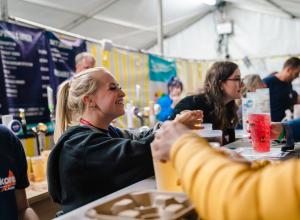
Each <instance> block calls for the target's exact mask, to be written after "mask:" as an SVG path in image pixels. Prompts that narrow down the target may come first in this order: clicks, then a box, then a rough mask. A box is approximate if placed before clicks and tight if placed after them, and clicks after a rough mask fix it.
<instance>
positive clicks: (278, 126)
mask: <svg viewBox="0 0 300 220" xmlns="http://www.w3.org/2000/svg"><path fill="white" fill-rule="evenodd" d="M270 138H271V140H278V141H281V140H282V139H284V138H285V129H284V127H283V125H282V123H281V122H272V123H271V133H270Z"/></svg>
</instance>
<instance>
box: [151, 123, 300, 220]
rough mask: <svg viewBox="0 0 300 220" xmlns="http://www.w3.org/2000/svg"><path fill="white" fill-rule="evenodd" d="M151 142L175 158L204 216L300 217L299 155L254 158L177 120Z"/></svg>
mask: <svg viewBox="0 0 300 220" xmlns="http://www.w3.org/2000/svg"><path fill="white" fill-rule="evenodd" d="M151 147H152V150H153V156H154V158H156V159H158V160H161V161H168V160H170V161H171V163H172V165H173V167H174V168H175V169H176V171H177V174H178V177H179V179H180V182H181V184H182V187H183V190H184V192H185V193H186V194H187V196H188V197H189V199H190V200H191V202H192V203H193V204H194V205H195V208H196V211H197V212H198V214H199V216H200V218H201V219H218V220H222V219H224V220H225V219H227V220H230V219H249V220H250V219H253V220H254V219H265V220H277V219H278V220H279V219H300V210H299V206H300V202H299V201H300V194H299V193H298V192H299V191H300V174H299V172H298V170H299V169H300V161H299V160H296V159H294V160H288V161H283V162H281V163H276V164H271V163H251V162H249V161H246V160H245V159H244V160H243V159H242V158H241V157H240V158H239V157H238V156H237V155H236V154H235V153H228V152H227V151H222V150H218V149H214V148H212V147H211V146H210V145H209V144H208V143H207V142H206V141H205V140H204V139H203V138H201V137H200V136H198V135H197V134H195V133H193V132H191V131H190V129H188V128H187V127H185V126H184V125H182V124H180V123H177V122H175V121H168V122H166V123H165V124H164V125H162V127H161V128H160V130H159V131H158V132H157V133H156V134H155V140H154V141H153V142H152V144H151ZM279 201H280V202H279Z"/></svg>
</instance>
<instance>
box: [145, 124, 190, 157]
mask: <svg viewBox="0 0 300 220" xmlns="http://www.w3.org/2000/svg"><path fill="white" fill-rule="evenodd" d="M189 131H190V129H188V128H187V127H186V126H184V125H183V124H181V123H179V122H176V121H166V122H164V123H163V125H162V126H161V127H160V129H159V130H158V131H157V132H156V133H155V139H154V141H153V142H152V143H151V148H152V154H153V157H154V158H155V159H157V160H160V161H167V160H169V154H170V150H171V147H172V145H173V143H174V142H175V141H176V140H177V139H178V138H179V137H180V136H181V135H183V134H185V133H187V132H189Z"/></svg>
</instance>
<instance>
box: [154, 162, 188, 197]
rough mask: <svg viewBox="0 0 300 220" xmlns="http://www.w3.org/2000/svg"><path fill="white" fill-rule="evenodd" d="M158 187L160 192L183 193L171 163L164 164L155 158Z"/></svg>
mask: <svg viewBox="0 0 300 220" xmlns="http://www.w3.org/2000/svg"><path fill="white" fill-rule="evenodd" d="M153 166H154V173H155V181H156V187H157V189H158V190H159V191H166V192H182V191H183V190H182V188H181V184H180V180H179V178H178V176H177V173H176V170H175V169H174V168H173V166H172V164H171V162H166V163H162V162H160V161H158V160H156V159H154V158H153Z"/></svg>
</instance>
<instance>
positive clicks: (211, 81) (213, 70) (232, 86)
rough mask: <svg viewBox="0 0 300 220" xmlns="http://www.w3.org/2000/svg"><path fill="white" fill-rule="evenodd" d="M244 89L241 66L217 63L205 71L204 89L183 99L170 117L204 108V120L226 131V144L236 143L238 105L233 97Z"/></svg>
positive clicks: (224, 141) (238, 95) (225, 62)
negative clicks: (185, 111)
mask: <svg viewBox="0 0 300 220" xmlns="http://www.w3.org/2000/svg"><path fill="white" fill-rule="evenodd" d="M241 88H242V81H241V73H240V69H239V67H238V65H237V64H235V63H233V62H229V61H222V62H215V63H214V64H213V65H212V66H211V67H210V69H209V70H208V72H207V74H206V78H205V82H204V90H203V91H202V92H200V93H199V94H196V95H192V96H187V97H185V98H183V99H182V100H181V101H180V102H179V103H178V104H177V105H176V106H175V108H174V110H173V113H172V115H171V116H170V118H169V119H174V118H175V117H176V115H177V114H179V113H180V112H182V111H184V110H202V111H203V115H204V117H203V122H204V123H212V125H213V129H220V130H222V131H223V144H227V143H230V142H233V141H234V140H235V132H234V129H235V127H236V125H237V123H238V116H237V110H238V107H237V105H236V103H235V101H234V100H235V99H239V98H240V97H241Z"/></svg>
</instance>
